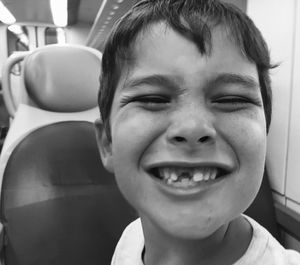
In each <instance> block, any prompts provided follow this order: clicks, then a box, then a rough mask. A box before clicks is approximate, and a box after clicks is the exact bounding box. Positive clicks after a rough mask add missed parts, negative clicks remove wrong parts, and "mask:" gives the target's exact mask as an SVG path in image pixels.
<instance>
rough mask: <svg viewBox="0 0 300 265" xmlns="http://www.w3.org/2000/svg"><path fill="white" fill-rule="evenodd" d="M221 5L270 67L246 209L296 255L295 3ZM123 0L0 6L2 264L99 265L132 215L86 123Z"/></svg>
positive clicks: (299, 201) (299, 204)
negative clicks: (264, 134)
mask: <svg viewBox="0 0 300 265" xmlns="http://www.w3.org/2000/svg"><path fill="white" fill-rule="evenodd" d="M224 1H225V0H224ZM226 2H230V3H232V4H234V5H237V6H238V7H239V8H240V9H242V10H243V11H245V12H246V13H247V14H248V15H249V16H250V17H251V18H252V19H253V21H254V22H255V23H256V25H257V26H258V28H259V29H260V30H261V32H262V34H263V36H264V37H265V39H266V41H267V43H268V45H269V48H270V52H271V58H272V61H273V62H274V63H278V65H279V66H278V67H277V68H275V69H274V70H272V73H271V79H272V87H273V106H274V107H273V108H274V110H273V120H272V124H271V129H270V133H269V135H268V150H267V162H266V170H265V174H264V178H263V184H262V186H261V189H260V191H259V194H258V196H257V198H256V199H255V201H254V202H253V204H252V205H251V206H250V208H249V209H248V210H247V211H246V214H248V215H250V216H252V217H253V218H254V219H255V220H257V221H258V222H260V223H261V224H263V225H264V226H265V227H266V228H267V229H268V230H269V231H270V232H271V233H272V235H273V236H274V237H276V238H277V239H278V240H279V241H280V242H281V243H282V244H283V245H284V246H285V247H286V248H291V249H295V250H298V251H300V178H299V177H298V173H299V172H300V163H299V157H300V139H299V136H300V123H299V121H298V119H299V117H300V105H299V103H298V102H299V101H300V89H299V88H300V75H299V74H298V75H297V74H296V73H297V71H299V69H300V4H299V3H298V1H297V0H291V1H280V0H261V1H256V0H226ZM134 3H135V1H134V0H57V1H55V0H2V1H0V21H1V22H0V80H1V90H0V150H1V153H0V195H1V197H0V198H1V201H0V228H1V230H0V231H1V235H0V260H1V262H2V264H5V265H29V264H43V265H47V264H49V265H50V264H51V265H54V264H91V265H93V264H109V262H110V259H111V256H112V253H113V250H114V246H115V245H116V243H117V241H118V238H119V237H120V235H121V233H122V231H123V229H124V228H125V227H126V225H127V224H128V223H129V222H130V221H132V220H134V219H135V218H136V217H137V214H136V212H135V211H134V210H133V209H132V208H131V206H129V205H128V203H127V202H126V201H125V199H123V197H122V195H121V194H120V192H119V190H118V188H117V186H116V183H115V180H114V177H113V176H112V175H111V174H110V173H108V172H106V171H105V169H104V168H103V166H102V164H101V160H100V157H99V153H98V150H97V146H96V140H95V134H94V128H93V122H94V121H95V120H96V119H97V118H98V117H99V110H98V107H97V93H98V89H99V74H100V70H101V69H100V67H101V57H102V51H103V47H104V43H105V39H106V36H107V34H108V33H109V31H110V29H111V27H112V25H113V24H114V23H115V21H116V20H117V19H118V18H119V17H121V16H122V15H123V14H125V13H126V11H127V10H128V9H129V8H130V7H131V6H132V5H133V4H134ZM62 15H64V16H62ZM37 73H38V74H37ZM45 150H46V151H45Z"/></svg>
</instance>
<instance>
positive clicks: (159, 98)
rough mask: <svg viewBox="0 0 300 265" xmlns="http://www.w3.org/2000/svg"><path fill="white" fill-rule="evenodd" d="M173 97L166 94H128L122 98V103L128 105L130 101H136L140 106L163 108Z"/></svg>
mask: <svg viewBox="0 0 300 265" xmlns="http://www.w3.org/2000/svg"><path fill="white" fill-rule="evenodd" d="M170 101H171V99H170V97H168V96H165V95H138V96H128V97H127V96H126V97H124V98H122V100H121V105H122V106H124V105H127V104H129V103H136V104H138V105H139V106H142V107H145V108H151V109H156V108H162V107H164V106H165V105H166V104H168V103H170Z"/></svg>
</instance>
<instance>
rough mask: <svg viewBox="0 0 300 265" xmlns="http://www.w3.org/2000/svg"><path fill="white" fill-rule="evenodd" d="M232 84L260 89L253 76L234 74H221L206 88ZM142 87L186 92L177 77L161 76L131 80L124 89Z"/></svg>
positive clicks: (209, 82)
mask: <svg viewBox="0 0 300 265" xmlns="http://www.w3.org/2000/svg"><path fill="white" fill-rule="evenodd" d="M174 79H175V80H174ZM232 84H235V85H241V86H243V87H245V88H249V89H257V88H259V87H260V86H259V83H258V82H257V80H256V79H255V78H254V77H252V76H249V75H241V74H234V73H221V74H218V75H217V76H215V77H212V78H211V79H209V80H207V81H206V83H205V85H204V88H205V89H210V88H212V87H221V86H224V85H232ZM142 85H150V86H159V87H166V88H168V89H176V90H177V91H181V90H184V89H183V88H181V87H180V85H179V84H178V83H177V82H176V77H173V76H168V75H166V76H165V75H160V74H153V75H149V76H142V77H138V78H134V79H129V80H127V81H126V82H125V84H124V85H123V88H122V89H125V88H127V89H131V88H136V87H139V86H142Z"/></svg>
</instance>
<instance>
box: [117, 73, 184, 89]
mask: <svg viewBox="0 0 300 265" xmlns="http://www.w3.org/2000/svg"><path fill="white" fill-rule="evenodd" d="M174 79H176V77H175V78H174V77H173V76H172V77H171V76H168V75H166V76H165V75H160V74H153V75H149V76H142V77H139V78H135V79H132V80H130V79H129V80H128V81H126V82H125V84H124V86H123V88H122V89H125V88H128V89H130V88H135V87H139V86H142V85H150V86H159V87H166V88H168V89H176V90H181V88H180V86H179V85H178V83H177V82H176V81H175V80H174Z"/></svg>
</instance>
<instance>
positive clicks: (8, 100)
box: [2, 51, 30, 118]
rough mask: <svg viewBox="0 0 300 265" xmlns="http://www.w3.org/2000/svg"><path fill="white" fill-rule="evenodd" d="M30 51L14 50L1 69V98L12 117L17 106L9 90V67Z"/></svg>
mask: <svg viewBox="0 0 300 265" xmlns="http://www.w3.org/2000/svg"><path fill="white" fill-rule="evenodd" d="M29 53H30V52H28V51H27V52H16V53H13V54H12V55H11V56H10V57H9V58H8V59H7V61H6V62H5V64H4V66H3V69H2V92H3V99H4V104H5V106H6V108H7V111H8V114H9V115H10V116H11V117H12V118H14V116H15V113H16V110H17V106H16V105H15V102H14V100H13V95H12V91H11V83H10V73H11V69H12V68H13V66H14V65H15V64H17V63H18V62H20V61H22V60H23V59H24V58H25V56H26V55H28V54H29Z"/></svg>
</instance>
